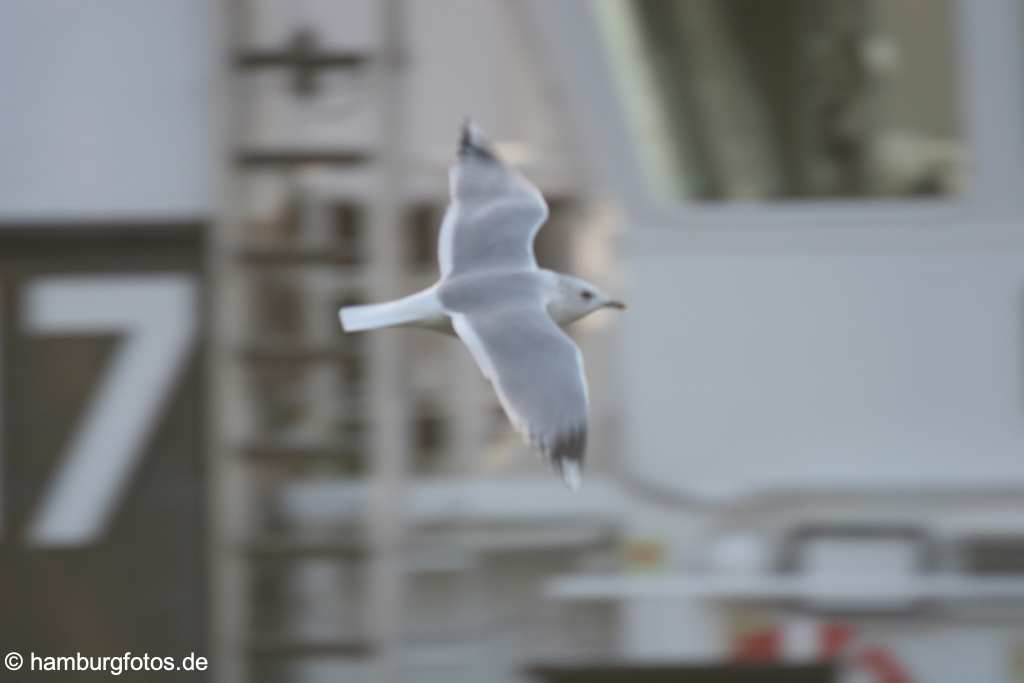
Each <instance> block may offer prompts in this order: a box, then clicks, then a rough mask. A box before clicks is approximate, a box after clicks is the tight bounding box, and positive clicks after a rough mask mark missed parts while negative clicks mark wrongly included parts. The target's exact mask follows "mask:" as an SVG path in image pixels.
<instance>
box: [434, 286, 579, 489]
mask: <svg viewBox="0 0 1024 683" xmlns="http://www.w3.org/2000/svg"><path fill="white" fill-rule="evenodd" d="M452 322H453V324H454V327H455V332H456V333H457V334H458V335H459V338H461V339H462V341H463V342H464V343H465V344H466V346H467V347H469V350H470V353H472V355H473V358H474V360H476V363H477V365H479V366H480V369H481V370H482V371H483V373H484V375H486V376H487V378H488V379H490V380H491V382H492V383H493V384H494V388H495V391H496V392H497V394H498V399H499V400H500V401H501V405H502V407H503V408H504V409H505V413H506V414H507V415H508V417H509V419H510V420H511V421H512V424H513V425H514V426H515V427H516V429H517V430H518V431H519V432H520V433H521V434H522V435H523V437H524V438H525V439H526V440H527V441H529V442H530V443H531V444H532V445H534V446H535V447H537V448H538V449H540V450H541V452H542V453H543V454H544V455H545V456H546V457H547V458H548V460H549V461H550V462H551V464H552V465H553V466H554V467H555V469H557V470H558V472H559V473H560V474H561V475H562V477H563V478H564V479H565V481H566V483H567V484H568V485H569V486H570V487H572V488H574V489H575V488H577V487H578V486H579V482H580V471H581V468H582V464H583V455H584V451H585V450H586V443H587V380H586V376H585V374H584V371H583V358H582V354H580V350H579V348H578V347H577V346H576V344H575V343H573V341H572V340H571V339H570V338H569V337H568V336H567V335H566V334H565V333H564V332H563V331H562V330H561V329H560V328H559V327H558V325H556V324H555V323H554V321H553V320H551V318H550V316H548V314H547V311H546V310H545V309H544V308H543V305H542V304H541V303H540V302H531V303H529V304H523V305H516V306H514V307H502V308H498V309H495V310H488V311H474V312H471V313H457V314H455V315H453V317H452Z"/></svg>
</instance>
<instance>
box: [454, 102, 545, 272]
mask: <svg viewBox="0 0 1024 683" xmlns="http://www.w3.org/2000/svg"><path fill="white" fill-rule="evenodd" d="M449 185H450V190H451V202H450V204H449V205H448V210H447V212H446V213H445V216H444V221H443V222H442V223H441V236H440V239H439V240H438V260H439V261H440V264H441V277H448V276H451V275H456V274H460V273H464V272H468V271H472V270H477V269H495V268H509V269H516V268H520V269H533V268H536V267H537V262H536V260H535V259H534V256H533V239H534V237H535V236H536V234H537V231H538V230H539V229H540V226H541V225H542V224H543V223H544V221H545V220H547V217H548V206H547V204H546V203H545V202H544V197H542V196H541V193H540V191H539V190H538V189H537V188H536V187H534V186H533V185H532V184H531V183H530V182H529V181H528V180H526V179H525V178H524V177H522V176H521V175H520V174H518V173H516V172H515V171H514V170H512V169H510V168H509V167H507V166H506V165H505V164H504V163H502V161H501V160H500V159H498V157H497V156H495V154H494V152H493V151H492V150H491V149H490V147H489V146H488V143H487V140H486V139H485V137H484V135H483V133H482V132H481V131H480V129H479V128H477V127H476V126H475V125H473V124H472V123H471V122H470V121H468V120H467V121H466V122H465V124H464V125H463V129H462V137H461V139H460V142H459V158H458V162H457V163H456V164H455V166H453V167H452V169H451V172H450V173H449Z"/></svg>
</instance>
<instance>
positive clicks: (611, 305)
mask: <svg viewBox="0 0 1024 683" xmlns="http://www.w3.org/2000/svg"><path fill="white" fill-rule="evenodd" d="M605 307H606V308H614V309H616V310H618V311H624V310H626V308H627V307H626V304H624V303H622V302H621V301H614V300H613V301H609V302H607V303H606V304H605Z"/></svg>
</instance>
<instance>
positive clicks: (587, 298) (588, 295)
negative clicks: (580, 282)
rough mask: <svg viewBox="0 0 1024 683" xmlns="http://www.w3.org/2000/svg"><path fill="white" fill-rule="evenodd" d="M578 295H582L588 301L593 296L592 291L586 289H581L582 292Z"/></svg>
mask: <svg viewBox="0 0 1024 683" xmlns="http://www.w3.org/2000/svg"><path fill="white" fill-rule="evenodd" d="M580 296H581V297H583V300H584V301H590V300H591V299H593V298H594V293H593V292H588V291H587V290H583V291H582V292H580Z"/></svg>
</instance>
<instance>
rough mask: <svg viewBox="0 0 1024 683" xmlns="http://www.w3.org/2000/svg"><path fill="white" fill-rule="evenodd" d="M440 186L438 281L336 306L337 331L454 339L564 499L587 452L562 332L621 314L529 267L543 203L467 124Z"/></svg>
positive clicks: (582, 394) (573, 357)
mask: <svg viewBox="0 0 1024 683" xmlns="http://www.w3.org/2000/svg"><path fill="white" fill-rule="evenodd" d="M449 185H450V195H451V199H450V203H449V205H448V209H447V211H446V213H445V215H444V220H443V222H442V223H441V235H440V239H439V242H438V260H439V262H440V270H441V277H440V279H439V280H438V281H437V282H436V283H435V284H433V285H432V286H430V287H428V288H427V289H425V290H423V291H421V292H417V293H416V294H412V295H410V296H407V297H404V298H402V299H398V300H396V301H389V302H387V303H381V304H370V305H366V306H346V307H344V308H342V309H341V310H340V311H339V314H338V315H339V318H340V319H341V326H342V328H343V329H344V330H345V331H346V332H358V331H362V330H372V329H376V328H381V327H391V326H398V325H410V326H417V327H426V328H429V329H433V330H437V331H440V332H445V333H448V334H455V335H457V336H458V338H459V339H461V340H462V342H463V343H464V344H465V345H466V347H467V348H468V349H469V352H470V354H471V355H472V356H473V359H474V360H475V361H476V364H477V365H478V366H479V367H480V370H481V371H482V372H483V374H484V376H485V377H487V379H488V380H490V381H491V383H492V384H493V385H494V389H495V391H496V392H497V394H498V399H499V401H500V402H501V406H502V408H504V410H505V414H506V415H508V418H509V420H510V421H511V422H512V424H513V426H515V428H516V430H517V431H518V432H519V433H520V434H521V435H522V436H523V438H524V440H525V441H526V442H527V443H529V444H530V445H531V446H533V447H534V448H536V449H537V450H539V451H540V453H541V454H543V456H544V457H545V458H546V459H547V460H548V462H549V463H550V464H551V466H552V467H553V468H554V469H555V471H556V472H558V473H559V474H560V475H561V476H562V478H563V480H564V481H565V483H566V485H568V486H569V488H571V489H572V490H576V489H578V488H579V486H580V483H581V480H582V467H583V456H584V452H585V451H586V444H587V380H586V376H585V374H584V371H583V358H582V354H581V353H580V350H579V348H578V347H577V346H576V344H575V343H574V342H573V341H572V339H571V338H570V337H569V336H568V335H567V334H566V333H565V332H563V331H562V327H564V326H566V325H568V324H569V323H571V322H573V321H576V320H579V319H580V318H582V317H584V316H586V315H589V314H590V313H593V312H594V311H597V310H599V309H602V308H615V309H624V308H625V305H624V304H623V303H621V302H619V301H616V300H614V299H611V298H609V297H608V296H606V295H605V294H604V293H602V292H601V290H600V289H598V288H597V287H595V286H594V285H592V284H590V283H588V282H586V281H584V280H582V279H580V278H576V277H572V276H570V275H565V274H562V273H556V272H554V271H551V270H546V269H543V268H540V267H538V265H537V261H536V259H535V258H534V254H533V241H534V237H536V235H537V231H538V230H540V227H541V225H543V224H544V221H545V220H547V217H548V207H547V204H546V203H545V201H544V197H543V196H541V193H540V191H539V190H538V189H537V188H536V187H535V186H534V185H533V184H532V183H530V181H528V180H527V179H526V178H524V177H523V176H521V175H520V174H519V173H517V172H515V171H514V170H513V169H511V168H509V167H508V166H506V165H505V164H504V163H503V162H502V161H501V160H500V159H499V158H498V157H497V156H496V155H495V153H494V151H493V150H492V148H491V146H490V145H489V143H488V141H487V138H486V137H485V135H484V133H483V132H482V131H481V130H480V129H479V128H478V127H476V126H475V125H474V124H473V123H472V122H471V121H469V120H468V119H467V120H466V121H465V123H464V124H463V127H462V135H461V137H460V140H459V147H458V159H457V161H456V163H455V165H454V166H452V168H451V170H450V171H449Z"/></svg>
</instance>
